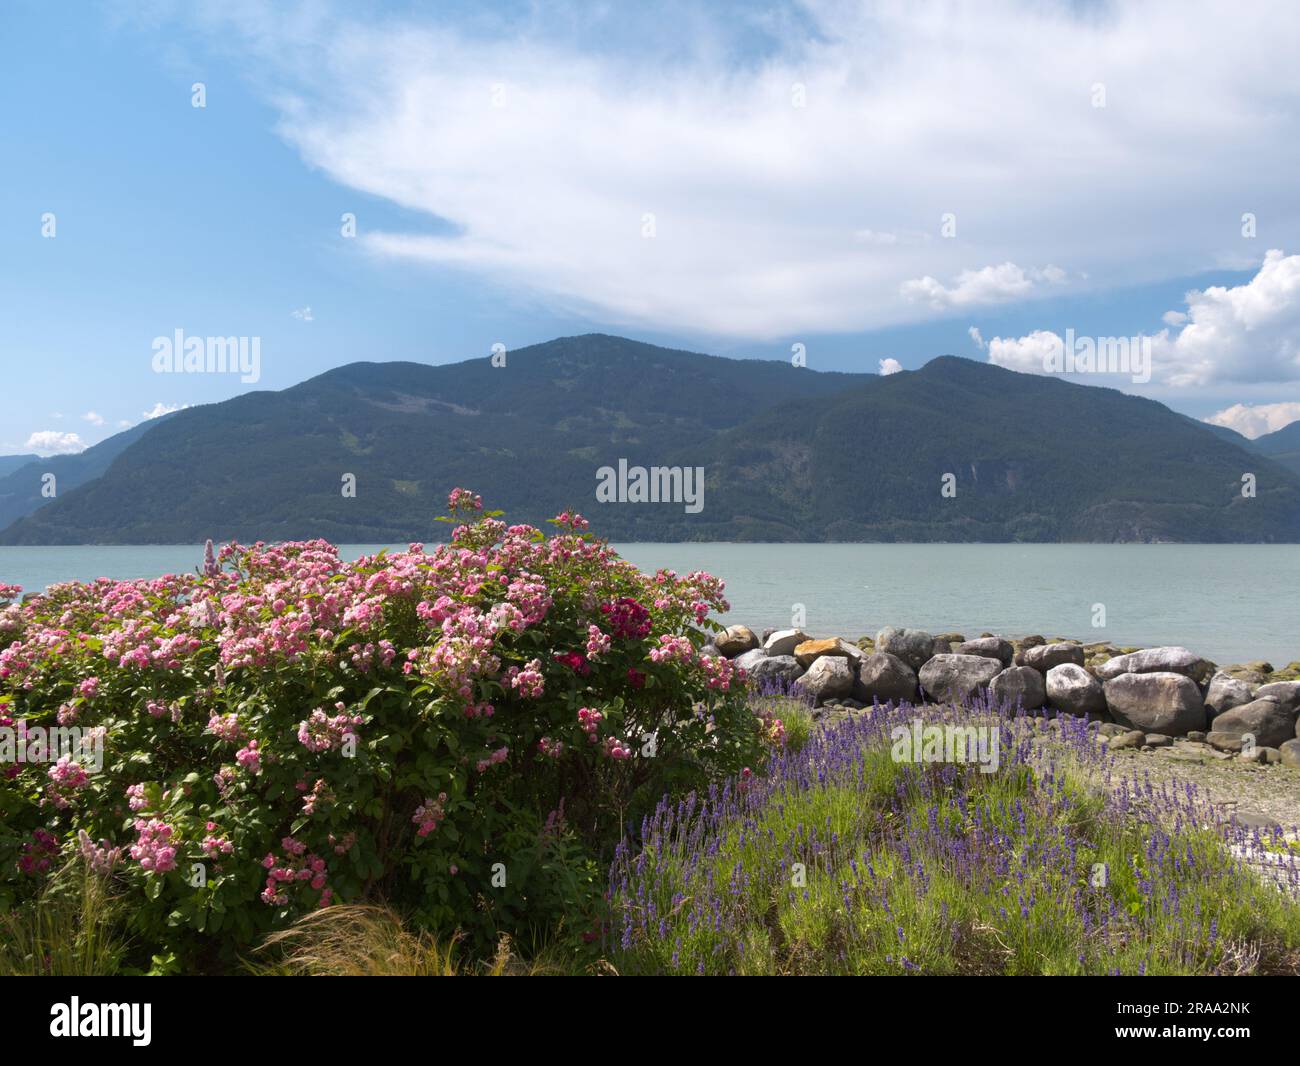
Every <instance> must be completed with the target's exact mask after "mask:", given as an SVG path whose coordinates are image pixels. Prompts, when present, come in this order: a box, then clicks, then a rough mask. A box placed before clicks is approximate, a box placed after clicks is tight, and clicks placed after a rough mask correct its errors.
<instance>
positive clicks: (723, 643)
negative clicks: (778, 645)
mask: <svg viewBox="0 0 1300 1066" xmlns="http://www.w3.org/2000/svg"><path fill="white" fill-rule="evenodd" d="M713 643H714V644H716V645H717V646H718V650H719V651H720V652H722V654H723V655H725V656H726V657H727V658H728V659H734V658H735V657H736V656H737V655H740V654H741V653H742V652H747V651H749V650H750V649H751V648H757V647H758V637H756V636H755V635H754V631H753V630H752V629H750V628H749V626H727V628H726V629H724V630H723V631H722V632H721V633H719V634H718V635H717V636H716V637H714V638H713Z"/></svg>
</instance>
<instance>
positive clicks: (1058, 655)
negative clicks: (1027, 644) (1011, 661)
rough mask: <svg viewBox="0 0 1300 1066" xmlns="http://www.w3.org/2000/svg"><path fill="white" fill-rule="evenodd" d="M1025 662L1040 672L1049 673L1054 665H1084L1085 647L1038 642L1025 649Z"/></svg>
mask: <svg viewBox="0 0 1300 1066" xmlns="http://www.w3.org/2000/svg"><path fill="white" fill-rule="evenodd" d="M1023 658H1024V663H1025V665H1026V666H1032V667H1033V668H1034V669H1035V670H1037V671H1038V672H1039V673H1040V674H1045V673H1047V671H1048V670H1051V669H1052V668H1053V667H1054V666H1062V665H1064V664H1066V663H1072V664H1073V665H1075V666H1082V665H1083V648H1081V647H1080V646H1079V645H1078V644H1065V643H1060V644H1038V645H1035V646H1034V647H1032V648H1026V649H1025V651H1024V655H1023Z"/></svg>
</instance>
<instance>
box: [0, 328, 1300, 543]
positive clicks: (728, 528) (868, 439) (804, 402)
mask: <svg viewBox="0 0 1300 1066" xmlns="http://www.w3.org/2000/svg"><path fill="white" fill-rule="evenodd" d="M106 443H107V442H106ZM620 459H622V460H626V462H627V464H628V465H629V466H637V465H640V466H646V467H649V466H665V467H690V468H694V467H702V468H703V469H704V472H705V495H704V506H703V510H702V511H700V512H699V513H698V514H691V513H686V511H685V508H684V506H683V504H682V503H680V502H679V503H654V504H652V503H645V504H631V503H624V504H619V503H599V502H597V499H596V484H597V471H598V469H599V468H601V467H605V466H611V467H617V466H618V464H619V460H620ZM1244 473H1253V474H1255V476H1256V479H1257V495H1256V496H1255V497H1253V498H1246V497H1243V496H1242V495H1241V485H1242V481H1241V478H1242V475H1243V474H1244ZM347 475H352V476H353V477H355V482H356V496H355V498H349V497H346V496H344V495H343V493H342V492H341V489H342V487H343V485H344V481H345V477H346V476H347ZM947 475H951V480H950V482H949V483H950V484H951V485H952V486H954V487H955V490H956V494H955V496H945V495H943V494H942V493H941V489H942V488H943V486H944V484H945V479H946V476H947ZM454 485H464V486H467V487H469V488H472V489H474V490H475V491H476V492H480V493H482V494H483V495H484V497H485V499H486V500H487V502H488V503H489V505H490V506H493V507H500V508H503V509H505V510H506V512H507V518H508V519H509V520H512V521H527V522H533V523H537V522H540V521H541V520H543V519H544V518H546V517H549V516H550V515H552V514H554V513H555V512H556V511H558V510H561V509H563V508H565V507H576V508H578V509H579V510H581V511H582V512H583V513H584V514H586V515H587V516H588V517H589V518H591V519H592V522H593V526H594V527H595V528H596V529H597V530H598V531H599V532H600V533H602V534H604V535H607V536H610V537H611V538H613V539H615V540H623V541H628V540H786V541H790V540H799V541H832V540H848V541H854V540H912V541H939V540H946V541H979V540H987V541H1015V540H1025V541H1211V542H1221V541H1250V542H1256V541H1279V542H1298V541H1300V478H1297V477H1296V476H1295V475H1294V474H1292V473H1290V472H1288V471H1287V470H1285V469H1283V468H1282V467H1280V466H1278V465H1276V464H1275V463H1273V462H1272V461H1270V460H1269V459H1267V458H1265V457H1262V456H1260V455H1257V454H1252V453H1251V452H1248V451H1246V450H1245V449H1244V448H1243V447H1241V446H1240V445H1238V444H1236V443H1233V442H1232V441H1231V440H1229V439H1225V438H1223V437H1222V435H1220V434H1216V433H1214V432H1213V431H1212V430H1211V428H1210V427H1207V426H1206V425H1204V424H1202V423H1197V422H1195V421H1194V420H1191V419H1188V418H1186V417H1184V416H1183V415H1180V414H1177V413H1175V412H1173V411H1171V410H1169V409H1168V408H1166V407H1164V406H1162V405H1161V404H1158V403H1155V402H1154V401H1151V400H1143V399H1138V398H1135V397H1131V396H1127V395H1125V394H1123V393H1120V392H1117V391H1115V390H1112V389H1102V388H1095V387H1091V386H1082V385H1074V384H1069V383H1066V382H1064V381H1060V380H1058V379H1055V378H1046V377H1042V376H1038V375H1029V374H1017V373H1014V372H1012V371H1008V370H1003V369H1000V368H998V367H995V366H991V365H989V364H985V363H976V362H972V361H970V360H966V359H957V358H954V357H951V356H945V357H941V358H938V359H935V360H933V361H931V362H930V363H928V364H927V365H926V366H925V367H924V368H923V369H921V370H919V371H911V372H902V373H898V374H893V375H890V376H888V377H879V376H877V375H861V374H827V373H818V372H815V371H812V370H809V369H796V368H794V367H791V366H790V365H789V364H787V363H784V362H759V361H754V360H729V359H720V358H716V357H712V356H705V355H697V354H694V353H690V352H680V351H670V350H667V349H663V348H657V347H654V346H652V345H647V344H640V343H637V342H633V341H629V340H623V339H621V338H617V337H607V336H602V335H593V336H585V337H570V338H564V339H561V340H556V341H551V342H549V343H547V344H541V345H536V346H534V347H532V348H526V349H521V350H520V351H517V352H511V353H509V355H508V357H507V365H506V366H505V367H494V366H492V365H491V363H490V362H489V361H488V360H487V359H486V358H482V359H476V360H471V361H469V362H464V363H457V364H453V365H447V366H425V365H421V364H415V363H354V364H352V365H349V366H345V367H341V368H339V369H337V370H333V371H330V372H329V373H326V374H322V375H321V376H319V377H316V378H313V379H311V380H310V381H307V382H304V383H302V384H301V385H297V386H295V387H293V388H291V389H286V390H284V391H283V392H260V393H251V394H248V395H245V396H241V397H238V398H236V399H233V400H229V401H227V402H225V403H221V404H212V405H208V406H203V407H196V408H189V409H187V410H183V411H180V412H178V413H176V414H174V415H172V416H171V417H170V418H169V419H167V421H166V422H164V423H162V424H156V425H153V426H152V427H151V428H150V429H149V430H148V432H147V433H146V434H145V435H144V436H143V437H142V438H141V439H140V440H138V441H136V442H135V443H133V444H131V445H129V446H128V447H126V448H125V449H124V450H122V452H121V454H120V455H118V456H117V458H116V459H115V460H113V462H112V463H111V465H110V466H109V467H108V469H107V470H106V471H105V472H104V474H103V476H101V477H100V478H98V479H97V480H94V481H90V482H88V483H86V484H83V485H82V486H81V487H80V488H77V489H75V490H73V491H71V492H67V493H66V494H61V496H60V498H59V499H58V500H56V501H54V502H51V503H49V504H47V505H46V506H44V507H42V508H41V509H40V510H38V511H36V512H35V513H32V514H29V515H28V516H26V517H23V518H21V519H19V520H18V521H16V522H14V523H13V524H12V525H11V526H9V528H8V529H6V530H4V532H3V533H0V543H6V544H42V543H44V544H58V543H63V544H68V543H194V542H198V541H201V540H202V539H203V538H205V537H213V538H215V539H228V538H232V537H233V538H237V539H240V540H244V541H249V540H255V539H266V540H271V539H282V538H286V537H294V538H301V537H310V536H323V537H328V538H330V539H333V540H335V541H341V542H403V541H406V540H411V539H417V540H432V539H435V538H436V537H437V536H438V535H439V533H440V532H443V530H442V529H441V528H440V527H438V526H436V525H435V524H434V523H432V521H431V519H432V517H433V516H434V515H436V514H440V513H442V511H443V510H444V503H445V498H446V493H447V491H448V490H449V489H450V488H451V487H452V486H454Z"/></svg>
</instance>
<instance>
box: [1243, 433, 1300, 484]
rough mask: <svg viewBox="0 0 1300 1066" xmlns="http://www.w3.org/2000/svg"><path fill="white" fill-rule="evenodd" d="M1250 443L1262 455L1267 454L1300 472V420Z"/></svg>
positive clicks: (1275, 460)
mask: <svg viewBox="0 0 1300 1066" xmlns="http://www.w3.org/2000/svg"><path fill="white" fill-rule="evenodd" d="M1250 443H1251V447H1252V448H1253V449H1254V450H1255V451H1257V452H1259V453H1260V455H1267V456H1268V457H1269V458H1270V459H1272V460H1273V461H1274V462H1275V463H1280V464H1281V465H1282V466H1285V467H1286V468H1287V469H1288V470H1291V471H1293V472H1295V473H1296V474H1300V422H1292V423H1291V424H1290V425H1288V426H1283V427H1282V428H1281V429H1278V430H1274V431H1273V432H1272V433H1266V434H1264V436H1262V437H1256V438H1255V439H1254V440H1253V441H1251V442H1250Z"/></svg>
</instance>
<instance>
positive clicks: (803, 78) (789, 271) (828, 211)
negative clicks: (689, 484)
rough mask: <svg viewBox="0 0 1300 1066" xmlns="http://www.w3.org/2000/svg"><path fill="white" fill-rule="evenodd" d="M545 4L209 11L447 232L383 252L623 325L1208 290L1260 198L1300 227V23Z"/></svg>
mask: <svg viewBox="0 0 1300 1066" xmlns="http://www.w3.org/2000/svg"><path fill="white" fill-rule="evenodd" d="M520 10H522V11H523V12H524V13H523V14H522V15H518V16H508V15H501V14H496V15H493V16H492V17H491V19H489V20H488V21H490V23H491V26H490V32H484V25H483V24H482V23H481V22H472V24H471V26H470V28H469V29H467V30H464V31H462V30H458V29H457V28H456V25H455V22H454V20H453V19H452V18H451V17H450V16H449V17H447V18H442V17H441V16H440V18H439V20H438V22H437V23H434V22H433V21H432V20H428V21H426V22H423V23H421V22H417V21H413V20H409V19H407V20H404V19H401V18H397V17H390V18H385V19H362V18H360V17H352V16H349V15H347V14H340V13H339V8H337V7H331V6H330V5H329V3H328V2H327V0H322V2H321V3H317V4H311V5H306V6H304V7H296V6H295V7H292V8H287V9H279V8H275V7H267V6H260V5H247V4H238V5H232V6H231V7H230V8H227V9H224V10H223V11H216V10H203V11H200V12H198V13H197V14H195V15H193V16H192V17H194V18H196V19H198V20H199V21H200V22H201V23H202V24H203V25H204V26H205V27H206V28H207V29H208V30H209V31H211V33H212V37H213V39H214V40H215V41H218V42H220V46H221V47H223V48H225V47H227V46H232V45H233V47H235V48H236V49H237V50H238V51H240V52H242V53H243V54H244V55H245V56H246V58H247V60H248V68H249V70H250V76H251V77H252V78H253V80H255V81H256V82H257V84H258V86H259V87H260V88H261V89H263V91H264V92H265V95H266V96H267V98H268V99H269V100H270V101H271V102H272V104H273V105H274V106H275V107H277V108H278V110H279V114H280V121H279V127H278V128H279V131H280V133H281V134H282V136H283V137H284V138H285V139H286V140H287V141H288V142H289V143H291V144H292V145H293V146H295V147H296V149H297V150H298V151H299V152H300V154H301V155H302V157H303V159H304V161H305V162H306V163H307V164H308V165H310V166H312V167H317V168H319V169H320V170H321V171H322V172H323V173H324V174H325V175H326V176H327V177H329V178H330V179H331V180H334V181H336V182H338V183H340V184H342V185H343V186H345V187H347V188H350V189H352V190H355V191H357V192H358V193H361V194H367V195H373V196H376V197H381V198H384V199H386V200H388V201H390V202H391V203H394V204H397V205H400V206H401V207H402V208H405V209H407V210H409V211H411V212H414V213H416V215H417V216H419V215H422V216H424V218H425V219H427V224H418V223H417V224H413V225H411V226H410V227H409V228H408V227H397V226H394V227H393V228H390V229H388V230H385V231H366V230H364V229H363V230H362V233H361V236H360V237H359V238H358V244H359V245H360V246H361V247H363V248H365V249H368V250H369V251H370V252H371V253H373V254H374V255H376V256H379V257H382V258H385V259H393V260H406V261H409V262H412V263H416V264H427V265H428V266H429V267H431V268H433V270H432V271H431V273H430V284H431V285H432V284H436V281H437V277H436V274H437V272H446V271H456V272H472V273H474V274H477V275H480V276H482V277H484V278H486V279H488V280H489V281H490V282H491V283H493V284H495V285H499V286H501V287H502V288H503V289H504V290H506V291H507V292H510V293H511V294H523V295H532V296H535V297H537V298H539V299H540V300H541V302H543V303H544V304H546V305H548V306H550V307H552V308H554V309H556V310H559V311H563V312H579V313H582V312H586V313H590V314H591V315H593V316H595V317H598V318H599V319H600V320H601V321H602V322H606V323H610V324H636V325H646V326H652V327H655V328H660V329H662V328H667V327H671V328H674V329H677V330H681V331H694V332H700V333H713V334H722V335H732V336H743V337H755V338H762V337H777V336H792V335H798V334H799V333H802V332H806V331H820V332H836V331H848V330H854V329H869V328H877V327H882V326H887V325H892V324H897V323H902V322H909V321H917V320H921V319H925V318H928V317H932V316H934V315H936V314H944V313H948V312H950V311H951V310H952V309H953V308H960V307H970V306H976V305H980V304H984V303H997V302H1006V301H1011V300H1025V299H1032V298H1035V297H1038V296H1040V295H1042V294H1043V293H1045V292H1050V291H1051V287H1052V286H1053V285H1056V284H1060V283H1061V282H1062V281H1063V280H1064V277H1065V273H1066V272H1067V271H1068V275H1069V278H1070V279H1071V283H1072V284H1073V285H1084V284H1087V285H1095V284H1096V283H1097V282H1096V281H1093V282H1086V280H1085V279H1088V278H1092V279H1104V283H1105V284H1107V285H1112V286H1117V287H1118V286H1124V285H1131V284H1139V283H1144V282H1150V281H1154V280H1159V279H1167V278H1171V277H1186V276H1188V275H1190V274H1193V273H1196V272H1198V271H1200V270H1203V269H1206V268H1208V267H1211V266H1213V265H1215V264H1216V263H1221V262H1224V261H1227V260H1228V259H1230V258H1232V257H1233V256H1237V257H1240V256H1242V255H1244V254H1250V253H1251V252H1252V251H1253V250H1252V249H1248V248H1245V249H1244V248H1243V244H1242V239H1241V238H1238V237H1236V236H1235V232H1233V228H1232V226H1231V225H1225V219H1224V205H1225V204H1234V203H1236V202H1237V199H1238V198H1239V197H1240V196H1241V190H1242V189H1243V188H1246V189H1249V192H1250V197H1249V199H1250V202H1249V205H1248V206H1249V209H1250V210H1252V211H1255V212H1256V213H1257V214H1258V215H1259V217H1260V218H1272V219H1275V220H1276V222H1275V223H1274V225H1275V226H1276V227H1277V228H1278V229H1283V228H1285V227H1287V226H1291V225H1294V219H1295V214H1294V210H1293V206H1292V205H1293V202H1294V189H1293V184H1294V175H1295V174H1296V173H1297V171H1300V109H1297V108H1296V107H1295V105H1294V100H1295V99H1296V97H1297V95H1300V64H1297V63H1295V62H1294V55H1293V48H1294V45H1293V43H1292V44H1288V43H1287V42H1288V41H1290V42H1294V40H1295V39H1296V38H1297V36H1300V7H1297V6H1295V5H1274V4H1260V5H1251V4H1247V5H1240V4H1238V5H1225V4H1221V3H1216V2H1213V0H1151V2H1150V3H1144V4H1142V5H1092V4H1087V5H1076V4H1066V3H1057V4H1050V5H1036V6H1028V5H1026V4H1023V3H1019V2H1014V0H989V2H987V3H982V4H980V5H979V7H978V9H977V10H976V9H972V8H971V7H970V6H967V5H964V4H961V3H956V2H953V3H937V4H935V5H934V6H933V7H927V8H926V9H925V13H924V14H918V12H917V11H916V10H915V9H914V8H913V7H912V6H911V5H904V4H888V3H886V4H878V5H877V4H872V5H866V4H861V5H859V4H849V3H833V2H819V3H810V4H807V5H800V6H798V7H797V8H794V9H791V10H786V11H784V12H783V13H782V14H779V15H772V14H771V13H770V12H768V13H767V14H766V15H765V16H762V17H760V16H757V15H748V14H747V13H741V14H739V15H737V14H736V12H735V11H733V10H732V9H731V8H730V7H728V8H727V10H726V13H725V14H719V15H716V16H715V15H711V14H710V13H709V12H708V11H707V9H706V10H700V9H694V8H682V7H674V8H673V9H672V10H673V11H676V12H677V15H676V16H675V17H673V18H667V17H665V15H664V12H663V11H662V10H652V11H647V12H645V13H642V12H639V11H634V10H632V11H630V10H629V9H628V8H627V7H625V6H624V5H606V6H603V7H594V8H592V9H591V10H590V11H589V12H586V13H584V15H583V17H582V18H577V17H574V16H573V14H572V12H568V17H564V12H565V11H567V9H565V8H563V7H562V8H561V9H560V11H561V15H559V16H557V15H555V14H554V13H553V12H552V10H551V9H542V8H536V7H535V5H520ZM485 18H486V16H485ZM728 20H730V22H728ZM668 28H671V30H672V32H669V29H668ZM605 38H612V39H615V41H616V45H617V44H618V43H621V44H622V45H624V47H617V46H615V47H613V48H603V47H601V45H602V44H603V43H604V41H605ZM755 39H757V40H758V41H759V42H760V43H761V45H762V47H757V48H749V47H741V46H740V45H742V44H743V45H749V44H752V43H753V42H754V40H755ZM285 40H292V41H293V42H294V48H292V49H286V48H284V44H283V42H284V41H285ZM738 42H739V43H738ZM1207 54H1213V55H1214V57H1215V61H1214V62H1213V63H1206V62H1204V60H1203V57H1204V56H1205V55H1207ZM738 56H748V57H750V58H747V59H743V60H739V59H737V57H738ZM1097 81H1104V82H1105V83H1106V85H1107V89H1108V92H1107V107H1106V108H1104V109H1098V108H1094V107H1093V106H1092V99H1091V87H1092V85H1093V84H1094V83H1095V82H1097ZM796 83H798V84H801V85H803V86H805V87H806V106H804V107H798V106H793V104H792V86H794V85H795V84H796ZM1170 101H1176V102H1177V105H1178V106H1177V107H1170V106H1169V102H1170ZM497 105H500V106H497ZM1206 145H1213V146H1214V165H1213V166H1207V165H1205V151H1206V148H1205V146H1206ZM1174 187H1176V188H1178V190H1179V195H1178V196H1170V195H1169V193H1168V190H1169V189H1170V188H1174ZM864 202H869V203H870V204H871V205H874V206H873V210H872V214H871V216H870V217H866V216H865V215H864ZM881 204H888V205H889V209H890V216H889V217H888V218H885V219H882V218H880V217H879V205H881ZM1121 206H1122V210H1121V209H1120V207H1121ZM948 213H951V214H953V215H955V216H956V219H957V236H956V237H953V238H951V239H944V238H942V237H941V236H940V233H939V228H940V222H941V216H942V215H944V214H948ZM647 214H650V215H653V216H654V227H653V228H654V233H655V236H654V237H652V238H649V237H643V236H642V233H643V232H644V230H645V223H644V216H645V215H647ZM1228 222H1229V223H1230V222H1231V219H1229V220H1228ZM868 224H870V226H871V227H872V228H870V229H868V228H866V226H867V225H868ZM909 233H918V234H924V235H926V236H927V237H928V238H929V239H925V240H908V239H903V235H906V234H909ZM1225 234H1228V235H1226V236H1225ZM1295 236H1296V239H1300V234H1296V235H1295ZM1286 237H1287V234H1286V233H1282V234H1280V236H1279V237H1278V238H1277V239H1278V240H1279V241H1280V240H1283V239H1285V238H1286ZM350 243H351V242H339V244H340V247H342V246H344V245H349V244H350ZM1062 249H1068V250H1069V259H1068V261H1064V260H1063V259H1062ZM1255 254H1257V253H1255ZM1053 262H1055V263H1059V264H1060V265H1059V266H1047V267H1043V268H1042V269H1041V270H1040V271H1039V272H1037V273H1034V272H1032V271H1030V270H1028V269H1026V268H1021V267H1019V266H1016V265H1015V264H1046V263H1053ZM980 264H1001V265H1000V266H998V265H992V266H983V267H980V266H979V265H980ZM973 266H974V267H975V268H973ZM938 279H956V280H949V281H947V282H945V281H940V280H938Z"/></svg>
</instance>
